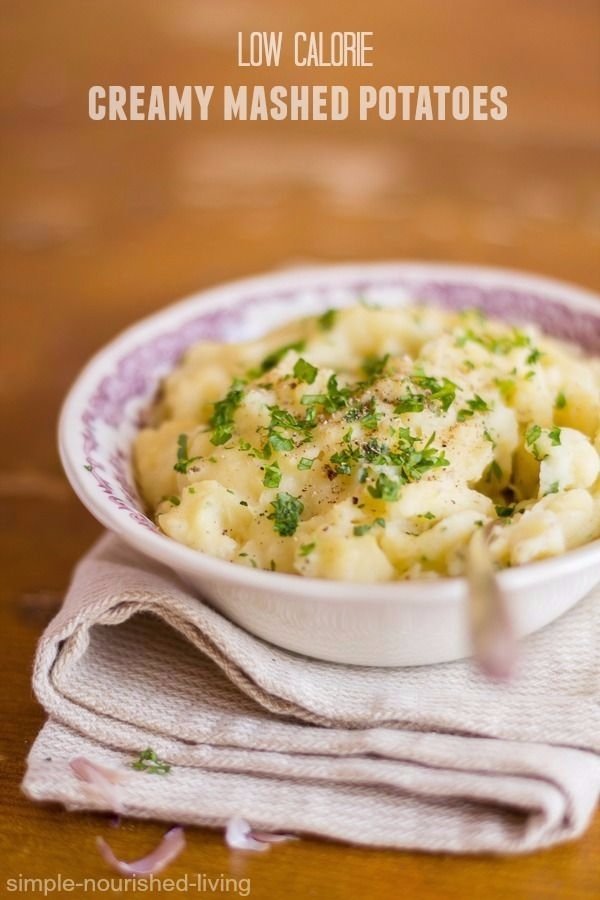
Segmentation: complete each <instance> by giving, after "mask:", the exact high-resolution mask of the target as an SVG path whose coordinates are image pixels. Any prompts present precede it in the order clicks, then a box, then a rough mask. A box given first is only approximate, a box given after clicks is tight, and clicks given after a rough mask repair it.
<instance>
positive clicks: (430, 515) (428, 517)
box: [417, 512, 435, 519]
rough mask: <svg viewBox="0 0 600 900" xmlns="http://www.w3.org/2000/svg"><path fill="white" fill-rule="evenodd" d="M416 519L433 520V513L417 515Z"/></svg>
mask: <svg viewBox="0 0 600 900" xmlns="http://www.w3.org/2000/svg"><path fill="white" fill-rule="evenodd" d="M417 518H418V519H435V513H432V512H424V513H419V515H418V516H417Z"/></svg>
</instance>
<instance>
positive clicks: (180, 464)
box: [173, 434, 201, 475]
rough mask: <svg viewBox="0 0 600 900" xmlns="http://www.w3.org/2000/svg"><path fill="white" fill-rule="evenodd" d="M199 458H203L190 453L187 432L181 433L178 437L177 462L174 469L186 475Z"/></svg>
mask: <svg viewBox="0 0 600 900" xmlns="http://www.w3.org/2000/svg"><path fill="white" fill-rule="evenodd" d="M198 459H201V457H200V456H192V457H190V455H189V451H188V436H187V434H180V435H179V437H178V438H177V462H176V463H175V465H174V466H173V468H174V470H175V471H176V472H181V474H182V475H185V474H186V473H187V470H188V469H189V467H190V466H191V465H192V463H195V462H196V460H198Z"/></svg>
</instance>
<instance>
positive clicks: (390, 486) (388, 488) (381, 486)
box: [368, 472, 400, 503]
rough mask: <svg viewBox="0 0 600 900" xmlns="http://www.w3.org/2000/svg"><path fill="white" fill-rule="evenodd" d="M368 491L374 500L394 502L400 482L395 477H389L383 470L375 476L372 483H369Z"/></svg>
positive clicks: (397, 495) (398, 493)
mask: <svg viewBox="0 0 600 900" xmlns="http://www.w3.org/2000/svg"><path fill="white" fill-rule="evenodd" d="M368 490H369V493H370V495H371V497H375V499H376V500H385V501H386V502H388V503H394V502H395V501H396V500H397V499H398V497H399V496H400V482H399V481H397V480H396V479H395V478H390V477H389V475H386V474H385V472H381V473H380V474H379V475H378V476H377V481H376V482H375V484H374V485H369V488H368Z"/></svg>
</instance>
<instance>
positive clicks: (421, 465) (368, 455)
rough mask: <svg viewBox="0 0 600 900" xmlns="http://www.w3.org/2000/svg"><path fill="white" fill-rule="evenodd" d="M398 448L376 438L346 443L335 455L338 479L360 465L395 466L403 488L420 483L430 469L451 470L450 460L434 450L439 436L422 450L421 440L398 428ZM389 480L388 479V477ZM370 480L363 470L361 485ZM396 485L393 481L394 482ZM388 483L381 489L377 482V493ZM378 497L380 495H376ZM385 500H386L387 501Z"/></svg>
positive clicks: (429, 441)
mask: <svg viewBox="0 0 600 900" xmlns="http://www.w3.org/2000/svg"><path fill="white" fill-rule="evenodd" d="M395 434H396V444H395V445H394V446H393V447H391V448H390V447H388V445H387V444H384V443H382V442H380V441H378V440H377V439H376V438H370V439H369V440H368V441H365V442H364V443H360V442H359V443H355V444H354V445H353V444H352V442H351V440H350V438H349V437H348V436H346V437H347V438H348V439H347V440H346V441H345V443H346V448H345V449H344V450H340V451H338V452H337V453H334V454H333V456H332V457H331V459H330V462H331V463H332V465H333V466H334V470H333V471H334V473H335V474H336V475H350V474H352V471H353V468H354V466H355V465H356V464H357V463H368V464H370V465H374V466H393V467H394V468H395V469H396V472H395V477H396V480H397V481H398V483H399V484H407V483H408V482H411V481H418V480H419V479H420V478H421V477H422V476H423V475H424V474H425V473H426V472H427V471H429V469H433V468H440V467H443V466H449V465H450V462H449V461H448V460H447V459H446V457H445V455H444V452H443V451H441V452H440V451H438V450H437V449H436V448H435V447H433V446H432V444H433V441H434V440H435V432H434V433H433V434H432V435H431V437H430V438H429V440H428V441H427V443H426V444H425V446H424V447H422V448H420V449H419V448H418V446H417V444H418V442H419V441H420V439H419V438H418V437H416V436H415V435H412V434H411V433H410V431H409V429H408V428H398V429H397V431H396V432H395ZM385 477H388V476H385ZM367 478H368V472H367V470H366V469H364V468H363V469H362V470H361V473H360V475H359V481H360V482H361V483H364V482H365V481H366V480H367ZM390 480H392V481H393V479H390ZM384 485H385V481H383V482H380V486H379V488H378V487H377V482H376V486H375V490H376V491H379V490H381V491H382V492H383V491H384V490H385V488H384ZM391 492H392V489H391V488H388V489H387V491H386V493H391ZM373 496H377V495H375V494H374V495H373ZM383 499H386V498H385V497H384V498H383Z"/></svg>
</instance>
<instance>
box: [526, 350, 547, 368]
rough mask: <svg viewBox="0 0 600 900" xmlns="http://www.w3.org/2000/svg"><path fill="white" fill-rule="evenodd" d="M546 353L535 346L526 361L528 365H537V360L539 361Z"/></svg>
mask: <svg viewBox="0 0 600 900" xmlns="http://www.w3.org/2000/svg"><path fill="white" fill-rule="evenodd" d="M543 355H544V354H543V353H542V351H541V350H538V349H537V347H534V348H533V350H532V351H531V353H530V354H529V356H528V357H527V359H526V360H525V362H526V363H527V365H528V366H533V365H535V363H536V362H539V361H540V359H541V358H542V356H543Z"/></svg>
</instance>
